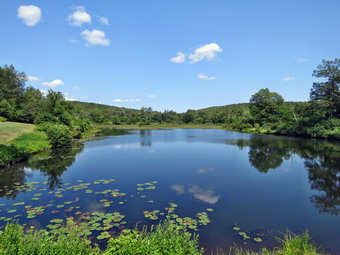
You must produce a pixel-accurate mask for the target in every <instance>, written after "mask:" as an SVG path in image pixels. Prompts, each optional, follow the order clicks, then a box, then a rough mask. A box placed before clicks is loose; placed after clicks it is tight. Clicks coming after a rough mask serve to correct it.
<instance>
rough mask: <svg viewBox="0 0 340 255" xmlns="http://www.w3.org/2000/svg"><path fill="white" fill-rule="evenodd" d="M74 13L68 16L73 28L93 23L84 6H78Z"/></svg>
mask: <svg viewBox="0 0 340 255" xmlns="http://www.w3.org/2000/svg"><path fill="white" fill-rule="evenodd" d="M73 9H74V12H73V13H72V14H70V15H69V16H68V21H69V23H70V24H71V25H72V26H78V27H80V26H81V25H82V24H84V23H91V16H90V14H88V13H87V12H86V11H85V7H84V6H76V7H74V8H73Z"/></svg>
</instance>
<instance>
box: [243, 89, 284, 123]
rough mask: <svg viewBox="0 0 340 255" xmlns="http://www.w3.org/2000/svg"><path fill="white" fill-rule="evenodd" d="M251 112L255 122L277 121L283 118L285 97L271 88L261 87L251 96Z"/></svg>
mask: <svg viewBox="0 0 340 255" xmlns="http://www.w3.org/2000/svg"><path fill="white" fill-rule="evenodd" d="M249 102H250V105H249V108H250V113H251V115H252V117H253V119H254V121H255V123H259V124H264V123H275V122H277V121H279V120H281V119H282V118H283V102H284V100H283V97H282V96H281V95H280V94H278V93H276V92H271V91H270V90H269V89H260V90H259V91H258V92H257V93H255V94H254V95H252V96H251V98H250V101H249Z"/></svg>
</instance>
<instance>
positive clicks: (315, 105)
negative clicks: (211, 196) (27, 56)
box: [0, 58, 340, 147]
mask: <svg viewBox="0 0 340 255" xmlns="http://www.w3.org/2000/svg"><path fill="white" fill-rule="evenodd" d="M312 75H313V76H314V77H315V78H318V79H319V81H316V82H314V83H313V84H312V88H311V90H310V99H309V101H308V102H285V100H284V98H283V97H282V96H281V95H280V94H278V93H276V92H273V91H270V90H269V89H268V88H263V89H260V90H259V91H258V92H257V93H255V94H254V95H252V96H251V98H250V99H249V103H241V104H234V105H226V106H219V107H210V108H205V109H198V110H191V109H189V110H187V111H186V112H184V113H177V112H175V111H173V110H165V111H162V112H161V111H154V110H153V109H152V108H151V107H142V108H141V109H139V110H135V109H128V108H121V107H115V106H108V105H101V104H95V103H85V102H71V101H66V100H65V98H64V96H63V94H62V93H60V92H55V91H53V90H49V91H48V93H47V94H43V93H42V92H41V91H40V90H39V89H36V88H33V87H31V86H26V81H27V76H26V74H25V73H24V72H21V71H18V70H16V69H15V67H14V66H12V65H10V66H6V65H5V66H3V67H0V121H2V122H3V121H14V122H22V123H34V124H37V125H38V128H39V129H40V130H41V131H44V132H46V133H47V134H48V136H49V140H50V141H51V142H52V146H54V147H58V146H60V145H62V144H66V143H68V142H70V141H71V140H72V138H79V137H81V135H82V133H84V132H86V131H88V130H89V129H91V128H92V123H94V124H114V125H130V124H135V125H138V126H146V125H151V124H155V123H159V124H175V125H176V124H189V125H190V124H199V125H206V124H214V125H219V126H221V127H222V128H224V129H228V130H236V131H242V132H249V133H267V134H280V135H294V136H307V137H318V138H335V139H339V138H340V59H339V58H337V59H335V60H323V61H322V63H321V64H320V65H319V66H317V68H316V69H315V70H314V71H313V73H312ZM58 137H59V138H60V139H59V138H58ZM61 138H62V139H61ZM59 140H60V141H59ZM61 140H63V141H61Z"/></svg>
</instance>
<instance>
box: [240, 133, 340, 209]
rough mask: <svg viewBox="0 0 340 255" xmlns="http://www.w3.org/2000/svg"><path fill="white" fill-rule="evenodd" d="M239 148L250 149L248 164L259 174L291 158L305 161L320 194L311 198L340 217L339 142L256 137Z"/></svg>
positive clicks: (316, 205)
mask: <svg viewBox="0 0 340 255" xmlns="http://www.w3.org/2000/svg"><path fill="white" fill-rule="evenodd" d="M236 144H237V145H238V146H239V148H241V149H243V148H244V147H249V153H248V156H249V163H250V164H251V165H252V166H253V167H255V168H256V169H258V170H259V171H260V172H264V173H266V172H268V171H269V170H270V169H276V168H278V167H280V166H281V164H282V163H283V162H284V160H287V159H290V158H291V157H292V155H299V156H300V157H301V158H302V159H304V165H305V167H306V169H307V170H308V179H309V182H310V184H311V188H312V189H313V190H316V191H319V194H317V195H313V196H311V197H310V200H311V202H312V203H313V204H314V206H315V207H316V208H318V209H319V211H320V212H323V213H330V214H333V215H339V214H340V143H339V142H338V141H325V140H315V139H294V138H286V137H271V136H253V137H251V139H248V140H244V139H242V140H238V141H237V142H236Z"/></svg>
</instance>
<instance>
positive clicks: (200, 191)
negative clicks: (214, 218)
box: [188, 185, 221, 204]
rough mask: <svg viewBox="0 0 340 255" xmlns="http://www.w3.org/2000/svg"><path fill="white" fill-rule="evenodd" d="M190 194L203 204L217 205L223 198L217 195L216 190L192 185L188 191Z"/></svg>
mask: <svg viewBox="0 0 340 255" xmlns="http://www.w3.org/2000/svg"><path fill="white" fill-rule="evenodd" d="M188 191H189V193H192V194H193V196H194V197H195V198H197V199H199V200H201V201H202V202H205V203H208V204H216V203H217V201H218V200H219V199H220V198H221V197H220V196H217V195H215V190H214V189H211V188H206V189H204V188H201V187H199V186H197V185H192V186H191V187H190V188H189V189H188Z"/></svg>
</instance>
